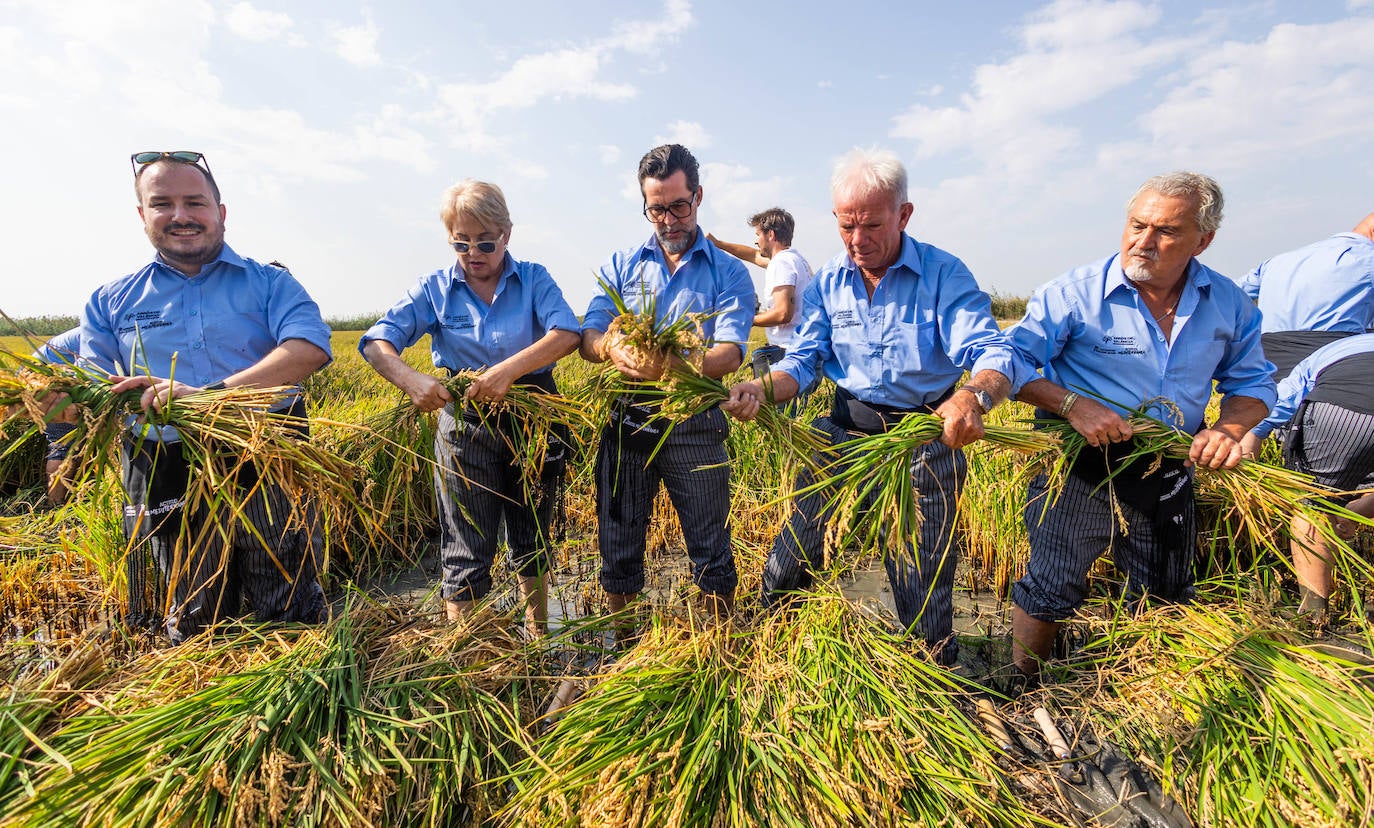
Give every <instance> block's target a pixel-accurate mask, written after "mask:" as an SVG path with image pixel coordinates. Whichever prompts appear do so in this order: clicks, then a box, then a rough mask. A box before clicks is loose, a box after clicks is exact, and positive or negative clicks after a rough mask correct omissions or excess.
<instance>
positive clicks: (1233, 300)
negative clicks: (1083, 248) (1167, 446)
mask: <svg viewBox="0 0 1374 828" xmlns="http://www.w3.org/2000/svg"><path fill="white" fill-rule="evenodd" d="M1184 279H1185V282H1184V286H1183V294H1182V296H1181V297H1180V298H1179V301H1178V305H1177V306H1176V310H1175V311H1174V326H1173V332H1172V336H1173V339H1172V341H1166V340H1165V338H1164V332H1163V331H1162V330H1161V329H1160V327H1159V324H1158V323H1157V322H1156V321H1155V318H1154V316H1153V315H1152V314H1151V313H1150V311H1149V309H1148V308H1147V307H1146V306H1145V301H1144V299H1143V298H1142V297H1141V295H1140V292H1139V291H1138V290H1136V288H1135V286H1134V285H1132V284H1131V283H1130V281H1129V280H1127V278H1126V274H1125V273H1123V272H1122V270H1121V265H1120V263H1119V261H1118V256H1115V255H1113V256H1109V257H1107V258H1105V259H1103V260H1101V261H1098V262H1094V263H1092V264H1090V265H1086V266H1084V267H1080V268H1077V269H1075V270H1071V271H1069V272H1068V273H1066V274H1064V275H1063V276H1060V277H1059V278H1057V279H1055V280H1054V281H1052V282H1050V283H1049V284H1047V285H1044V286H1042V287H1041V288H1039V289H1038V290H1036V292H1035V293H1034V295H1032V296H1031V299H1030V301H1029V302H1028V303H1027V305H1026V316H1025V318H1024V319H1022V320H1021V321H1020V322H1018V323H1017V324H1015V325H1013V326H1012V327H1010V328H1008V329H1007V336H1008V337H1009V338H1010V339H1011V342H1012V344H1013V345H1015V346H1016V349H1017V350H1018V351H1019V352H1020V353H1021V354H1022V355H1023V356H1024V357H1025V358H1026V359H1027V360H1029V361H1030V362H1032V363H1034V364H1035V365H1037V366H1039V367H1040V368H1041V369H1042V370H1043V372H1044V375H1045V378H1046V379H1048V380H1050V381H1051V382H1054V383H1057V384H1058V385H1060V386H1063V387H1064V388H1068V389H1070V390H1073V389H1080V390H1082V389H1086V390H1088V391H1090V392H1092V393H1094V394H1098V395H1100V396H1101V397H1103V398H1104V399H1105V400H1108V401H1110V403H1112V404H1115V407H1116V408H1117V410H1118V411H1119V413H1122V414H1125V413H1127V411H1128V410H1129V409H1133V408H1138V407H1140V405H1141V404H1142V403H1144V402H1145V401H1146V400H1149V399H1151V398H1155V397H1164V398H1167V399H1169V400H1172V401H1173V402H1174V403H1175V404H1177V405H1178V407H1179V410H1180V412H1181V413H1182V415H1183V419H1182V422H1175V420H1176V419H1177V418H1176V417H1175V416H1172V415H1170V414H1169V413H1168V412H1166V411H1163V410H1161V409H1159V408H1155V409H1154V410H1153V411H1152V412H1151V413H1153V414H1155V415H1156V416H1159V417H1160V418H1161V419H1163V420H1165V421H1166V422H1170V423H1171V424H1173V425H1176V426H1178V427H1179V428H1182V429H1183V430H1184V431H1187V432H1190V433H1192V432H1196V431H1197V430H1198V429H1199V428H1200V427H1201V426H1202V417H1203V413H1204V412H1205V410H1206V408H1207V403H1208V401H1209V400H1211V398H1212V380H1214V379H1215V380H1216V382H1217V386H1216V388H1217V391H1218V392H1220V393H1221V394H1222V395H1224V396H1228V397H1229V396H1245V397H1254V398H1255V399H1257V400H1260V401H1261V402H1263V403H1264V404H1265V405H1266V406H1269V405H1273V403H1274V380H1273V379H1272V378H1271V377H1270V372H1272V371H1273V370H1274V368H1273V366H1272V365H1270V364H1269V361H1268V360H1266V359H1265V358H1264V351H1263V349H1262V348H1261V347H1260V315H1259V312H1258V311H1257V310H1256V309H1255V304H1254V303H1253V302H1251V301H1250V299H1249V298H1248V297H1246V295H1245V294H1244V293H1242V292H1241V290H1240V288H1238V287H1237V286H1236V283H1235V282H1233V281H1231V280H1230V279H1228V278H1226V277H1225V276H1222V275H1221V274H1220V273H1217V272H1216V271H1214V270H1211V269H1210V268H1207V267H1205V266H1204V265H1202V264H1201V263H1200V262H1198V261H1197V260H1196V259H1193V260H1192V261H1190V262H1189V263H1188V271H1187V273H1186V274H1185V275H1184Z"/></svg>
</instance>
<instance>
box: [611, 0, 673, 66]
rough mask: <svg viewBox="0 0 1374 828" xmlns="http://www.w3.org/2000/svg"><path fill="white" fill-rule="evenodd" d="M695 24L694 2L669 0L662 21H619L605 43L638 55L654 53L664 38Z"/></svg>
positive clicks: (668, 37)
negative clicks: (693, 18) (693, 15)
mask: <svg viewBox="0 0 1374 828" xmlns="http://www.w3.org/2000/svg"><path fill="white" fill-rule="evenodd" d="M690 25H692V4H691V3H690V2H688V0H668V2H667V3H665V4H664V9H663V17H662V19H660V20H651V21H634V22H625V23H617V24H616V25H615V27H614V28H613V33H612V35H611V37H609V38H607V39H606V40H605V41H603V43H602V45H603V46H604V47H606V48H611V49H623V50H625V51H627V52H633V53H635V54H641V55H645V54H653V53H654V52H655V51H657V50H658V49H659V47H660V46H661V45H662V43H663V41H665V40H673V39H675V38H676V37H677V35H678V33H679V32H681V31H682V30H684V29H686V28H687V27H688V26H690Z"/></svg>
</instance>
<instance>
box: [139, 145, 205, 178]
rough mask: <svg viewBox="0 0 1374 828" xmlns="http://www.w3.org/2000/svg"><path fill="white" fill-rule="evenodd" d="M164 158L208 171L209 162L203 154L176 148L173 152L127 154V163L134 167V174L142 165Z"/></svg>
mask: <svg viewBox="0 0 1374 828" xmlns="http://www.w3.org/2000/svg"><path fill="white" fill-rule="evenodd" d="M164 158H165V159H167V160H169V161H176V162H178V163H180V164H190V165H192V166H199V167H202V168H203V169H204V170H205V171H206V172H207V173H208V172H210V162H209V161H207V160H205V156H204V155H203V154H201V153H199V152H191V151H190V150H177V151H175V152H153V151H149V152H136V153H134V154H133V155H130V156H129V164H130V166H132V167H133V168H134V175H138V174H139V172H140V171H141V170H142V169H143V168H144V167H146V166H148V165H149V164H152V163H155V162H157V161H161V160H163V159H164Z"/></svg>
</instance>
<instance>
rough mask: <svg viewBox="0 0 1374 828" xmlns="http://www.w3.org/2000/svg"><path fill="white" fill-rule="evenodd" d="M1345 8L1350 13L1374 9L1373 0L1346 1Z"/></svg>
mask: <svg viewBox="0 0 1374 828" xmlns="http://www.w3.org/2000/svg"><path fill="white" fill-rule="evenodd" d="M1345 7H1346V8H1347V9H1350V10H1351V11H1355V10H1357V9H1374V0H1346V4H1345Z"/></svg>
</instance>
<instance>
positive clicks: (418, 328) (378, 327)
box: [358, 285, 437, 353]
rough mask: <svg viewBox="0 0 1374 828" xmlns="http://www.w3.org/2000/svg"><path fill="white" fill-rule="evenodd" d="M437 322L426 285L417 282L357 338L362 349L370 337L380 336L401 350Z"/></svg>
mask: <svg viewBox="0 0 1374 828" xmlns="http://www.w3.org/2000/svg"><path fill="white" fill-rule="evenodd" d="M436 322H437V319H436V317H435V315H434V304H433V303H432V302H430V301H429V299H428V297H427V296H425V292H424V286H423V285H416V286H414V287H412V288H411V289H410V290H408V291H406V294H405V296H402V297H401V298H400V299H399V300H398V301H397V302H396V304H394V305H392V306H391V308H390V310H388V311H387V312H386V314H385V315H383V316H382V318H381V319H378V320H377V324H375V325H373V326H372V327H370V328H368V329H367V331H366V332H364V333H363V336H362V338H361V339H359V340H358V352H359V353H361V352H362V350H363V348H364V347H365V346H366V345H367V343H368V342H370V341H371V340H374V339H379V340H381V341H383V342H388V343H390V344H391V347H393V348H395V349H396V351H397V353H400V352H401V351H404V350H405V349H406V348H409V347H410V346H411V345H414V344H415V343H416V342H418V341H419V340H420V337H422V336H424V335H425V334H426V333H429V332H430V331H431V330H432V329H433V327H434V325H435V323H436Z"/></svg>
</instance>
